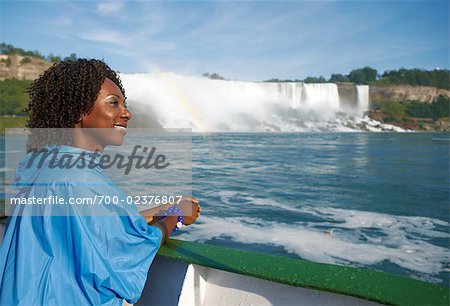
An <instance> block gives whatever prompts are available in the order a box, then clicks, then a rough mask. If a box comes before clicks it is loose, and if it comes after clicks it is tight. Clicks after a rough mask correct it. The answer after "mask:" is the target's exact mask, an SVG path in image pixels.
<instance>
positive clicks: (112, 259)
mask: <svg viewBox="0 0 450 306" xmlns="http://www.w3.org/2000/svg"><path fill="white" fill-rule="evenodd" d="M50 148H51V147H50ZM58 148H59V153H58V154H57V158H59V159H63V158H66V157H67V154H70V155H73V156H78V155H81V153H82V152H83V150H81V149H79V148H74V147H69V146H61V147H58ZM84 152H85V153H86V151H84ZM30 156H31V154H27V155H26V156H25V157H24V158H23V159H22V161H21V163H20V165H19V167H18V170H17V172H16V180H15V188H16V189H17V191H18V194H19V196H21V197H25V198H31V197H33V196H35V197H41V198H44V197H48V196H50V195H52V196H59V197H62V198H64V199H66V200H67V199H68V198H69V197H72V198H94V197H95V195H97V196H98V195H104V196H109V197H113V196H117V197H118V198H120V199H124V198H126V196H127V195H126V194H125V193H124V192H123V191H122V190H121V189H120V188H118V187H117V186H116V185H115V184H114V183H113V182H112V181H111V180H110V179H108V178H107V177H106V176H105V175H104V174H103V171H102V169H101V168H100V167H95V168H93V169H89V168H88V167H80V168H81V169H80V168H76V167H75V168H71V169H64V168H63V169H60V168H54V169H50V167H49V164H48V159H49V158H47V160H46V163H44V164H43V165H41V168H40V169H38V167H37V163H33V166H32V167H25V165H26V164H27V163H28V162H29V160H30ZM64 156H66V157H64ZM81 160H82V158H81ZM78 162H81V161H78ZM85 165H86V164H85ZM28 166H29V165H28ZM17 208H18V207H15V208H14V209H13V211H12V214H11V215H12V216H11V217H10V218H9V220H8V224H7V228H6V231H5V236H4V239H3V242H2V244H1V246H0V305H89V304H91V305H122V302H123V299H125V300H127V301H128V302H129V303H135V302H136V301H137V300H138V299H139V297H140V295H141V293H142V290H143V288H144V284H145V282H146V279H147V273H148V270H149V267H150V264H151V262H152V260H153V258H154V256H155V254H156V252H157V251H158V248H159V245H160V242H161V239H162V233H161V231H160V230H159V228H157V227H155V226H149V225H147V223H146V221H145V219H144V218H143V217H141V216H140V215H139V213H138V210H137V208H136V206H135V205H134V204H133V205H128V204H126V205H121V204H119V205H83V206H80V205H62V206H61V205H60V206H59V207H55V206H52V205H26V206H25V207H23V205H21V206H20V207H19V208H20V209H17ZM52 210H54V211H52Z"/></svg>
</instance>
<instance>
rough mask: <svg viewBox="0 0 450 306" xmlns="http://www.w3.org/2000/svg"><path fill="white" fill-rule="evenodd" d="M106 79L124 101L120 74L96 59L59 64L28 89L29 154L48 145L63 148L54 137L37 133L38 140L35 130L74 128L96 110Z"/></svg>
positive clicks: (26, 110) (48, 70)
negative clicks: (95, 104)
mask: <svg viewBox="0 0 450 306" xmlns="http://www.w3.org/2000/svg"><path fill="white" fill-rule="evenodd" d="M106 78H108V79H110V80H111V81H113V82H114V83H115V84H116V85H117V86H118V87H119V89H120V91H121V92H122V94H123V96H124V97H125V90H124V89H123V86H122V82H121V81H120V78H119V76H118V75H117V73H116V72H114V71H113V70H112V69H111V68H110V67H109V66H108V65H106V64H105V63H104V62H103V61H100V60H96V59H78V60H76V61H74V60H69V61H62V62H58V63H55V64H54V65H53V66H52V67H50V68H49V69H47V70H46V71H45V72H44V73H43V74H42V75H41V76H40V77H39V78H38V79H36V80H35V81H34V82H33V83H32V84H31V85H30V87H29V88H28V89H27V93H28V94H29V96H30V102H29V105H28V107H27V108H26V109H25V112H26V113H28V116H29V118H28V122H27V125H26V127H27V128H29V129H32V131H31V134H30V137H29V140H28V146H27V149H28V151H30V150H31V149H32V148H42V146H43V145H45V144H60V143H58V142H59V141H57V140H55V139H52V138H53V137H43V135H42V134H43V133H38V134H40V137H36V133H33V129H41V128H45V129H50V128H51V129H61V128H72V127H74V125H75V123H77V122H79V120H80V118H81V117H82V116H83V115H87V114H89V113H90V112H91V111H92V109H93V108H94V103H95V100H96V99H97V96H98V94H99V92H100V87H101V86H102V84H103V82H104V81H105V79H106ZM33 134H34V135H33ZM48 136H50V135H48ZM38 138H39V139H38ZM57 138H59V137H57Z"/></svg>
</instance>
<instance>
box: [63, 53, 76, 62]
mask: <svg viewBox="0 0 450 306" xmlns="http://www.w3.org/2000/svg"><path fill="white" fill-rule="evenodd" d="M64 60H65V61H76V60H77V55H76V54H75V53H70V55H69V56H66V57H65V58H64Z"/></svg>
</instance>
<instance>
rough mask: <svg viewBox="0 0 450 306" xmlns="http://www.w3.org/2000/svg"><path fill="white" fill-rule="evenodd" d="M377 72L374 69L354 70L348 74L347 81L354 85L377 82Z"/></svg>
mask: <svg viewBox="0 0 450 306" xmlns="http://www.w3.org/2000/svg"><path fill="white" fill-rule="evenodd" d="M377 76H378V72H377V70H376V69H373V68H370V67H364V68H359V69H354V70H352V71H350V73H349V74H348V76H347V77H348V79H349V80H350V81H351V82H353V83H356V84H370V83H373V82H375V81H376V80H377Z"/></svg>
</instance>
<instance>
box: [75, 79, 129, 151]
mask: <svg viewBox="0 0 450 306" xmlns="http://www.w3.org/2000/svg"><path fill="white" fill-rule="evenodd" d="M130 119H131V113H130V112H129V111H128V109H127V105H126V103H125V97H124V96H123V94H122V92H121V91H120V88H119V87H118V86H117V85H116V84H115V83H114V82H113V81H111V80H110V79H105V81H104V83H103V84H102V86H101V88H100V92H99V93H98V97H97V100H96V101H95V102H94V108H93V109H92V111H91V112H90V113H89V114H87V115H83V116H82V117H81V119H80V121H78V122H77V123H75V125H74V127H75V128H78V129H81V128H82V130H76V131H77V132H79V131H82V132H83V133H82V134H80V133H77V137H76V138H75V139H74V142H75V145H76V146H77V147H79V148H83V149H86V150H90V151H95V150H97V151H103V148H104V147H105V146H106V145H121V144H122V142H123V138H124V136H125V134H126V132H127V124H128V120H130ZM105 128H106V129H109V130H107V131H105V130H103V129H105ZM90 129H93V130H90ZM111 129H112V130H111Z"/></svg>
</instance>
